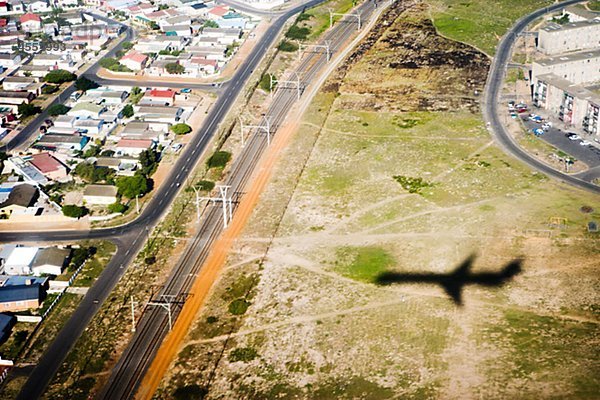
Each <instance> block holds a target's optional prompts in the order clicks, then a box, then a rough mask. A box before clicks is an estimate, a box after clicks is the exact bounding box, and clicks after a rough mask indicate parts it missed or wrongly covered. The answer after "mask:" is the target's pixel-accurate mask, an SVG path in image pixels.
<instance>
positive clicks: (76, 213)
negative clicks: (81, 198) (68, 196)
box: [62, 204, 88, 219]
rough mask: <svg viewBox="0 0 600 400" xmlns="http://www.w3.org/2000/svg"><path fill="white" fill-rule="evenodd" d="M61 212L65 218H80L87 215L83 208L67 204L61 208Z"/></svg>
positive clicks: (86, 210) (85, 209)
mask: <svg viewBox="0 0 600 400" xmlns="http://www.w3.org/2000/svg"><path fill="white" fill-rule="evenodd" d="M62 212H63V214H64V215H65V216H66V217H71V218H77V219H79V218H81V217H83V216H85V215H87V213H88V209H87V208H85V207H79V206H76V205H72V204H68V205H66V206H63V207H62Z"/></svg>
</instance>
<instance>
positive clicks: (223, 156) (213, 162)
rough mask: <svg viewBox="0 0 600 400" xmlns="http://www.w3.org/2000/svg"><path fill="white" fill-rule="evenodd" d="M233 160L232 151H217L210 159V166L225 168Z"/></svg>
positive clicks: (208, 162)
mask: <svg viewBox="0 0 600 400" xmlns="http://www.w3.org/2000/svg"><path fill="white" fill-rule="evenodd" d="M229 160H231V153H229V152H227V151H215V152H214V153H213V155H212V156H210V158H209V159H208V161H207V162H206V164H208V168H224V167H225V166H226V165H227V163H228V162H229Z"/></svg>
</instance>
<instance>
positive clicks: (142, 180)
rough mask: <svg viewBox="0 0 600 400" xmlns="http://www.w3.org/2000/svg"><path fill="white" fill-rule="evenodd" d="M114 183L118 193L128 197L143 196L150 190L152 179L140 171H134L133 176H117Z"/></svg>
mask: <svg viewBox="0 0 600 400" xmlns="http://www.w3.org/2000/svg"><path fill="white" fill-rule="evenodd" d="M115 184H116V186H117V189H118V191H119V194H120V195H121V196H124V197H127V198H128V199H134V198H135V197H136V196H143V195H145V194H146V193H148V192H149V191H150V190H152V181H151V180H150V179H148V178H147V177H145V176H144V175H142V174H141V173H136V174H135V175H134V176H121V177H119V178H117V180H116V182H115Z"/></svg>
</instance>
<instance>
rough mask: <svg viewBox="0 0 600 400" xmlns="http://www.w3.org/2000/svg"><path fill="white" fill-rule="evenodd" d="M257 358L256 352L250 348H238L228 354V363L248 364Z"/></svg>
mask: <svg viewBox="0 0 600 400" xmlns="http://www.w3.org/2000/svg"><path fill="white" fill-rule="evenodd" d="M256 357H258V352H257V351H256V350H255V349H254V348H252V347H238V348H237V349H233V350H232V351H231V353H229V361H231V362H237V361H242V362H250V361H252V360H254V359H255V358H256Z"/></svg>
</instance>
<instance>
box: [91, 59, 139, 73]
mask: <svg viewBox="0 0 600 400" xmlns="http://www.w3.org/2000/svg"><path fill="white" fill-rule="evenodd" d="M99 63H100V66H101V67H103V68H106V69H108V70H110V71H114V72H133V71H132V70H131V69H130V68H128V67H126V66H125V65H122V64H120V63H119V61H118V60H117V59H116V58H113V57H107V58H103V59H101V60H100V62H99Z"/></svg>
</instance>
